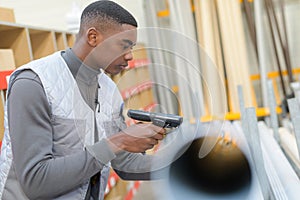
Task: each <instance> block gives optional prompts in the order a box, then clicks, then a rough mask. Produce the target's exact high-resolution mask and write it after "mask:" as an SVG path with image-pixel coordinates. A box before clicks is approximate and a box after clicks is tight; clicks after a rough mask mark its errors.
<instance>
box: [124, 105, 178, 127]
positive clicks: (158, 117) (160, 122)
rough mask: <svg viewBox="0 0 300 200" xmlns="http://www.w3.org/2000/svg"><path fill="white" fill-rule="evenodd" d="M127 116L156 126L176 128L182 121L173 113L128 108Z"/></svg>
mask: <svg viewBox="0 0 300 200" xmlns="http://www.w3.org/2000/svg"><path fill="white" fill-rule="evenodd" d="M127 115H128V117H130V118H132V119H135V120H139V121H146V122H152V123H153V124H154V125H156V126H160V127H163V128H176V127H178V126H179V125H180V124H181V123H182V120H183V119H182V117H180V116H178V115H173V114H164V113H155V112H147V111H142V110H132V109H130V110H128V112H127Z"/></svg>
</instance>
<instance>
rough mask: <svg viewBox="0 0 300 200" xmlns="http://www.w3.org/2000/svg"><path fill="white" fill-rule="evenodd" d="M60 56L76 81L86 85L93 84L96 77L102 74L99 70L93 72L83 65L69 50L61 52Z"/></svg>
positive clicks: (90, 68)
mask: <svg viewBox="0 0 300 200" xmlns="http://www.w3.org/2000/svg"><path fill="white" fill-rule="evenodd" d="M62 56H63V58H64V59H65V61H66V63H67V65H68V67H69V69H70V71H71V73H72V74H73V76H74V78H75V79H76V80H80V81H82V82H84V83H86V84H88V85H91V84H93V83H95V81H96V82H97V80H98V75H99V74H100V73H101V72H102V71H101V70H95V69H93V68H92V67H90V66H88V65H86V64H84V63H83V62H82V61H81V60H80V59H79V58H78V57H77V56H76V55H75V53H74V52H73V51H72V49H71V48H68V49H67V50H66V51H65V52H63V53H62Z"/></svg>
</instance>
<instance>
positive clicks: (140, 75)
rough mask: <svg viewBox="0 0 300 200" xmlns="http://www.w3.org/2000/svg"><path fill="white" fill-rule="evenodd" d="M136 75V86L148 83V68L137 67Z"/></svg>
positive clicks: (149, 78)
mask: <svg viewBox="0 0 300 200" xmlns="http://www.w3.org/2000/svg"><path fill="white" fill-rule="evenodd" d="M136 74H137V82H138V84H142V83H144V82H146V81H150V80H151V77H150V72H149V69H148V66H143V67H138V68H136Z"/></svg>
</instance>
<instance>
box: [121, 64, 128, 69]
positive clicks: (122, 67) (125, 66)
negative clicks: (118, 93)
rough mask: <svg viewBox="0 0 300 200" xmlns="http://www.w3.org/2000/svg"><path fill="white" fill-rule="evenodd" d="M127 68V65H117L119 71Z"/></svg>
mask: <svg viewBox="0 0 300 200" xmlns="http://www.w3.org/2000/svg"><path fill="white" fill-rule="evenodd" d="M127 67H128V65H127V64H126V65H119V68H120V69H121V70H124V69H126V68H127Z"/></svg>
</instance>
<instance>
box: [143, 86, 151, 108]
mask: <svg viewBox="0 0 300 200" xmlns="http://www.w3.org/2000/svg"><path fill="white" fill-rule="evenodd" d="M140 98H141V101H142V106H143V108H144V107H147V106H149V105H150V104H152V103H154V98H153V92H152V88H149V89H147V90H144V91H142V92H141V93H140Z"/></svg>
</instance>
